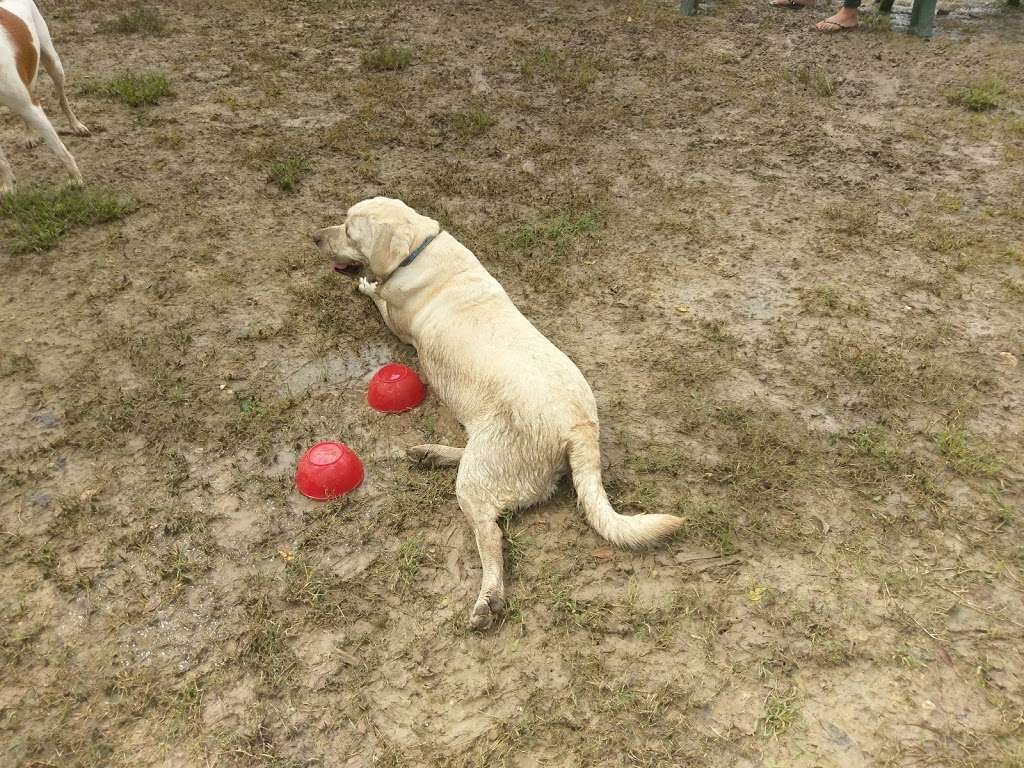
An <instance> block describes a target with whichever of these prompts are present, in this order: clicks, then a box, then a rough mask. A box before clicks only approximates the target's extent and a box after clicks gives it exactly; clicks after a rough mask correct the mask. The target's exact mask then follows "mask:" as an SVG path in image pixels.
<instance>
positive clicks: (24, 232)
mask: <svg viewBox="0 0 1024 768" xmlns="http://www.w3.org/2000/svg"><path fill="white" fill-rule="evenodd" d="M137 208H138V204H137V203H136V202H135V201H133V200H131V199H129V198H121V197H117V196H116V195H113V194H111V193H110V192H107V191H105V190H102V189H98V188H96V187H74V186H67V187H61V188H52V189H51V188H44V187H23V188H20V189H17V190H15V191H14V192H12V193H10V194H9V195H5V196H4V198H3V200H2V201H0V220H5V221H8V222H9V224H8V226H7V233H6V234H7V235H8V238H9V240H10V244H11V250H12V252H14V253H27V252H30V251H45V250H48V249H50V248H53V247H54V246H55V245H56V244H57V243H58V242H60V240H61V238H63V237H64V236H65V235H66V234H67V233H68V232H70V231H71V230H73V229H75V228H78V227H84V226H90V225H93V224H104V223H106V222H108V221H114V220H115V219H119V218H121V217H122V216H126V215H127V214H129V213H131V212H132V211H134V210H136V209H137Z"/></svg>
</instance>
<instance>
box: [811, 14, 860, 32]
mask: <svg viewBox="0 0 1024 768" xmlns="http://www.w3.org/2000/svg"><path fill="white" fill-rule="evenodd" d="M857 20H858V13H857V9H856V8H840V9H839V12H838V13H836V14H835V15H833V16H829V17H828V18H827V19H825V20H824V21H819V22H818V23H817V24H815V25H814V28H815V29H817V30H818V31H819V32H825V33H826V34H829V33H832V32H842V31H843V30H844V29H853V28H854V27H856V26H857Z"/></svg>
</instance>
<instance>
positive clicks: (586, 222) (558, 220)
mask: <svg viewBox="0 0 1024 768" xmlns="http://www.w3.org/2000/svg"><path fill="white" fill-rule="evenodd" d="M597 228H598V220H597V215H596V214H594V213H591V212H586V213H581V214H577V215H571V214H563V215H561V216H556V217H555V218H553V219H549V220H547V221H543V222H539V223H535V224H530V225H527V226H525V227H521V228H520V229H517V230H515V231H514V232H513V233H512V234H511V236H510V238H509V241H510V244H511V246H512V247H513V248H515V249H516V250H521V251H529V250H533V249H534V248H537V247H538V246H543V245H551V246H554V249H555V251H556V252H559V253H561V252H564V251H566V250H567V249H568V248H569V246H571V245H572V244H573V243H575V242H576V241H577V240H579V239H580V238H581V237H583V236H584V235H588V234H590V233H592V232H594V231H595V230H596V229H597Z"/></svg>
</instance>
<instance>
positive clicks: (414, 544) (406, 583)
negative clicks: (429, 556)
mask: <svg viewBox="0 0 1024 768" xmlns="http://www.w3.org/2000/svg"><path fill="white" fill-rule="evenodd" d="M423 558H424V552H423V545H422V544H420V542H419V539H409V540H408V541H403V542H402V544H401V545H400V546H399V547H398V553H397V554H396V555H395V583H396V584H402V586H403V587H404V588H405V589H409V588H410V587H412V584H413V582H414V581H415V580H416V574H417V573H419V570H420V564H421V563H422V562H423Z"/></svg>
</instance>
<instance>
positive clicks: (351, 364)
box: [281, 342, 396, 395]
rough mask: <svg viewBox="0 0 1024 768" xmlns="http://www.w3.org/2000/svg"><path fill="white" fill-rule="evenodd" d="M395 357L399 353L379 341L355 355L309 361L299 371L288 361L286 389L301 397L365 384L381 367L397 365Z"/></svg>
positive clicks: (285, 376)
mask: <svg viewBox="0 0 1024 768" xmlns="http://www.w3.org/2000/svg"><path fill="white" fill-rule="evenodd" d="M395 358H396V350H395V348H394V347H393V346H391V345H390V344H383V343H379V342H378V343H373V344H368V345H366V346H365V347H363V348H362V349H360V350H359V351H358V352H357V353H356V354H354V355H334V356H331V357H325V358H322V359H319V360H310V361H309V362H307V363H305V364H301V365H299V367H297V368H295V367H293V366H292V363H293V362H294V361H289V362H288V363H287V364H282V366H281V367H282V371H281V373H282V379H283V381H284V389H285V390H287V391H288V392H290V393H291V394H293V395H298V394H304V393H306V392H309V391H312V390H316V389H327V388H334V387H337V386H339V385H340V386H348V385H351V384H354V383H356V382H359V383H366V382H368V381H369V380H370V377H371V376H373V374H374V373H376V372H377V369H378V368H380V367H381V366H382V365H385V364H386V363H390V362H394V360H395Z"/></svg>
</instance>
